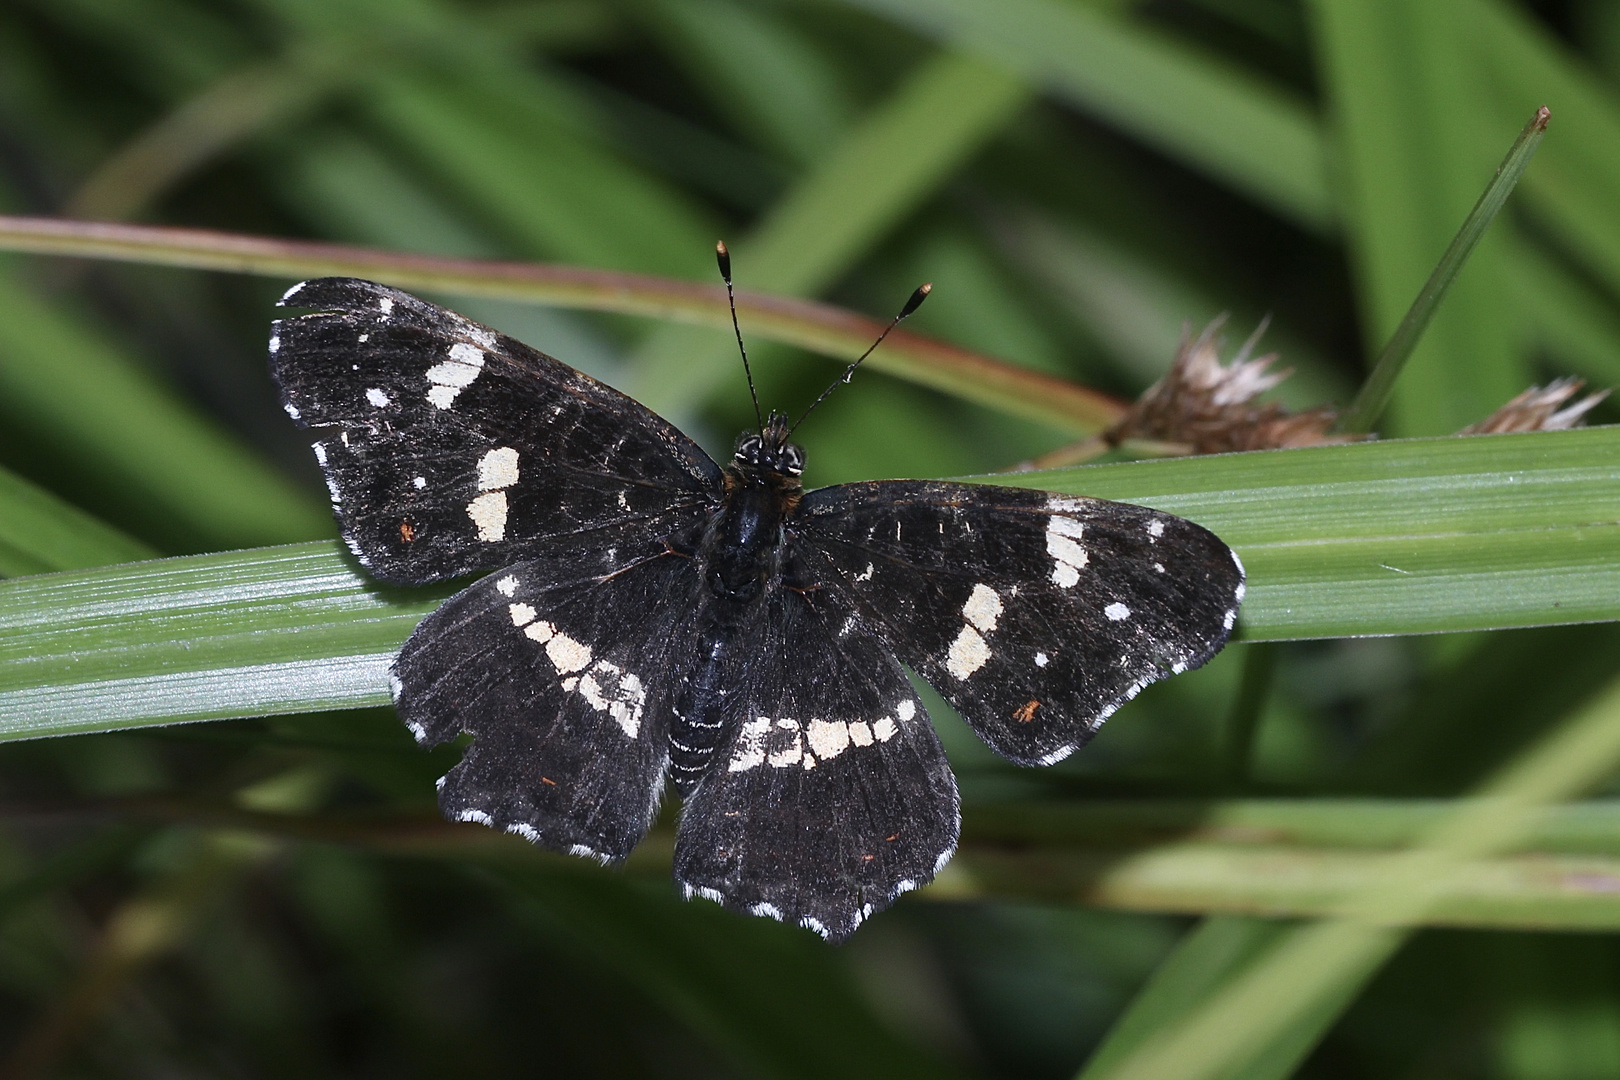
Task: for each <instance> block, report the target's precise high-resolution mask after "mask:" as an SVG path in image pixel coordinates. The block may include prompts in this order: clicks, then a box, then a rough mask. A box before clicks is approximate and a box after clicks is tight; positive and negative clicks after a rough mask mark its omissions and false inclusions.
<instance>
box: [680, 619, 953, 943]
mask: <svg viewBox="0 0 1620 1080" xmlns="http://www.w3.org/2000/svg"><path fill="white" fill-rule="evenodd" d="M768 603H769V605H770V610H769V612H768V614H767V619H766V626H767V632H766V633H765V634H764V635H763V636H762V640H761V641H760V643H759V648H758V653H757V655H756V656H755V657H754V662H753V663H752V664H751V665H750V668H749V672H748V675H747V679H746V685H744V686H742V687H739V688H738V690H737V693H738V694H739V701H738V705H737V708H736V711H735V713H734V714H733V715H732V717H731V718H730V720H729V722H728V723H729V733H730V737H729V739H728V740H727V741H725V742H723V743H722V744H721V745H720V747H719V749H718V751H717V752H716V754H715V757H714V759H713V761H712V763H711V765H710V767H709V769H708V772H707V773H706V774H705V775H704V777H703V779H702V780H701V781H700V782H699V784H698V786H697V788H696V790H695V791H693V792H692V794H691V795H690V796H689V797H688V798H687V800H686V805H685V807H684V810H683V813H682V816H681V823H680V831H679V834H678V836H677V839H676V846H675V876H676V877H677V878H679V879H680V881H681V883H682V885H683V886H684V887H685V888H686V890H687V892H688V894H689V895H692V894H696V895H702V896H706V897H708V898H709V899H712V900H717V901H719V902H721V903H723V904H725V905H727V906H728V907H731V908H734V909H737V910H741V911H747V912H750V913H752V914H755V915H769V916H771V917H772V918H776V919H781V920H783V921H785V922H790V923H797V924H800V925H803V926H808V927H810V928H811V929H813V930H815V931H817V932H818V933H820V934H822V935H823V936H825V937H828V938H831V939H833V940H841V939H843V938H845V937H847V936H848V935H849V934H851V933H853V932H854V930H855V928H856V927H857V926H859V925H860V923H861V921H862V920H863V919H864V918H865V917H866V916H868V915H870V914H872V913H873V912H874V911H878V910H881V909H883V908H885V907H888V906H889V905H890V904H891V903H893V902H894V899H895V897H897V896H898V895H899V894H900V893H902V892H905V891H907V890H909V889H913V888H916V887H918V886H921V885H925V884H927V883H928V882H929V881H931V880H932V879H933V877H934V874H935V873H936V872H937V871H938V870H939V868H940V867H941V866H943V865H944V864H945V862H946V860H948V859H949V858H950V855H951V852H952V851H954V850H955V847H956V838H957V830H958V814H957V795H956V780H955V778H954V777H953V776H952V775H951V770H950V766H949V765H948V764H947V763H946V761H945V752H944V750H943V749H942V748H941V747H940V744H939V739H938V737H937V736H936V735H935V734H934V729H933V726H932V725H931V724H930V723H929V721H928V714H927V713H926V712H925V711H924V710H923V706H922V703H921V702H920V701H918V700H917V695H916V692H915V691H914V690H913V689H912V687H911V684H910V682H909V681H908V680H907V679H906V676H905V673H904V672H903V671H902V670H901V669H900V666H899V665H898V664H896V663H895V661H894V658H893V656H891V655H890V654H889V652H888V650H887V649H886V648H885V647H884V646H883V643H882V642H880V641H879V640H878V639H877V638H876V637H875V636H873V635H872V633H871V632H870V631H869V630H868V629H867V628H866V627H865V626H864V625H863V624H862V622H861V620H860V619H859V618H858V617H857V615H856V613H855V611H854V609H853V608H851V607H849V606H848V605H847V604H846V603H845V602H844V601H843V600H842V598H840V597H839V596H837V595H835V594H833V593H831V592H828V591H825V590H810V591H808V592H803V593H801V592H796V591H794V590H792V589H781V590H777V592H776V593H775V595H774V596H773V597H772V598H771V599H770V600H769V601H768Z"/></svg>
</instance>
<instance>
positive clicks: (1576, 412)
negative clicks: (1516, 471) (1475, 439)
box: [1457, 375, 1609, 435]
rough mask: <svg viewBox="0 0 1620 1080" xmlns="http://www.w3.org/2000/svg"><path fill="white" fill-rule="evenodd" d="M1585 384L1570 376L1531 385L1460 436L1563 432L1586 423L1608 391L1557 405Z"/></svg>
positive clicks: (1579, 390) (1465, 429)
mask: <svg viewBox="0 0 1620 1080" xmlns="http://www.w3.org/2000/svg"><path fill="white" fill-rule="evenodd" d="M1585 385H1586V383H1585V382H1584V381H1583V380H1581V379H1577V378H1574V377H1572V376H1568V375H1566V376H1564V377H1563V378H1561V379H1554V380H1553V381H1552V382H1550V383H1548V384H1547V385H1546V386H1532V387H1531V388H1530V389H1528V390H1526V391H1525V392H1524V393H1522V394H1520V395H1519V396H1518V397H1516V398H1514V399H1513V400H1512V401H1510V402H1508V403H1507V404H1506V405H1503V406H1502V407H1501V408H1500V409H1497V410H1496V411H1495V412H1493V413H1491V415H1489V416H1487V417H1486V418H1485V419H1483V420H1481V421H1480V422H1479V423H1477V424H1469V425H1468V426H1467V427H1465V428H1463V429H1462V430H1461V431H1459V432H1457V434H1459V435H1497V434H1500V433H1502V432H1507V431H1564V430H1567V429H1568V428H1572V427H1580V426H1581V425H1582V424H1584V423H1586V414H1587V413H1588V412H1589V411H1590V410H1591V409H1592V407H1593V406H1595V405H1596V404H1597V403H1598V402H1600V401H1602V400H1603V399H1604V398H1606V397H1608V396H1609V391H1607V390H1598V391H1595V392H1593V393H1590V394H1588V395H1586V397H1584V398H1582V399H1581V400H1580V401H1577V402H1576V403H1575V404H1573V405H1569V406H1566V407H1565V408H1562V409H1560V408H1559V406H1560V405H1563V404H1564V402H1566V401H1568V400H1569V399H1570V398H1572V397H1574V396H1575V395H1576V394H1578V393H1580V392H1581V387H1583V386H1585Z"/></svg>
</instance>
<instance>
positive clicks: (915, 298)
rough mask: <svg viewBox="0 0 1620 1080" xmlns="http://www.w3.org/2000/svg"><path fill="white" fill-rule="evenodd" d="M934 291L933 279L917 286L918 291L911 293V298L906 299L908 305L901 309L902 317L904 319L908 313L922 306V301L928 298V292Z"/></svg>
mask: <svg viewBox="0 0 1620 1080" xmlns="http://www.w3.org/2000/svg"><path fill="white" fill-rule="evenodd" d="M933 291H934V283H933V282H932V281H928V282H924V283H923V284H921V285H919V286H917V291H916V292H914V293H912V294H911V299H910V300H907V301H906V306H905V307H903V308H901V309H900V318H901V319H903V318H905V317H906V316H907V315H910V314H911V313H912V312H914V311H916V310H917V309H918V308H920V307H922V302H923V301H924V300H926V299H928V294H929V293H931V292H933ZM896 321H899V320H896Z"/></svg>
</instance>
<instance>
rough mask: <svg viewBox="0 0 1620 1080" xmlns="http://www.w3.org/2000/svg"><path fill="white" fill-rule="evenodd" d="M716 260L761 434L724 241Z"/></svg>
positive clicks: (756, 394)
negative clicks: (724, 285)
mask: <svg viewBox="0 0 1620 1080" xmlns="http://www.w3.org/2000/svg"><path fill="white" fill-rule="evenodd" d="M714 259H715V262H717V263H719V264H720V276H721V277H722V278H723V279H725V283H726V303H728V304H730V305H731V329H732V332H733V333H735V334H736V335H737V351H738V352H740V353H742V358H743V374H744V375H746V376H748V396H749V397H751V398H753V399H754V422H755V423H757V424H758V425H759V430H760V434H764V432H765V418H764V417H763V416H761V415H760V412H759V392H758V391H756V390H755V389H754V371H753V369H752V368H750V367H749V366H748V346H746V345H744V344H743V339H742V327H741V326H738V325H737V297H736V295H735V294H734V293H733V292H732V291H731V252H730V251H729V250H727V248H726V242H725V241H724V240H717V241H715V245H714Z"/></svg>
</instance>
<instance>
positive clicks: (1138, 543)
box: [791, 480, 1243, 765]
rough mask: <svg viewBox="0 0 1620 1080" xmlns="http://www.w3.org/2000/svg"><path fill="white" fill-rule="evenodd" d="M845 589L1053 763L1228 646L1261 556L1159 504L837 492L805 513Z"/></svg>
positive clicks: (1047, 496)
mask: <svg viewBox="0 0 1620 1080" xmlns="http://www.w3.org/2000/svg"><path fill="white" fill-rule="evenodd" d="M791 542H793V543H794V544H795V546H796V548H797V549H798V550H800V551H801V552H802V554H803V557H804V559H805V560H806V562H807V563H808V564H809V565H810V566H811V568H812V569H811V579H810V580H811V581H812V582H813V583H815V584H818V585H821V586H823V587H826V588H830V589H834V590H836V591H839V592H842V593H844V594H845V595H847V596H849V597H850V600H851V603H852V604H853V605H854V606H855V607H856V608H857V609H858V610H859V611H860V613H861V616H862V618H863V619H865V620H866V621H867V622H869V623H870V624H871V625H872V626H873V627H874V628H876V629H877V631H878V633H879V634H880V635H881V636H882V637H883V639H884V640H885V641H886V642H887V643H888V644H889V646H890V647H891V648H892V649H893V650H894V652H895V653H896V655H898V656H899V658H900V659H901V660H902V661H903V662H905V663H906V664H909V665H910V666H911V667H913V668H915V669H916V670H917V672H918V673H919V674H921V675H922V676H923V678H925V679H927V680H928V682H929V683H930V684H932V685H933V687H934V689H936V690H938V691H939V692H940V694H941V696H943V697H944V698H945V699H946V700H947V701H949V702H950V703H951V704H952V705H954V706H955V707H956V708H957V710H958V711H959V712H960V713H961V714H962V718H963V719H964V720H966V721H967V722H968V723H969V724H970V725H971V726H972V727H973V729H974V730H975V731H976V732H977V733H978V734H979V736H980V737H981V738H983V739H984V741H985V742H986V743H988V744H989V745H990V747H991V749H993V750H995V751H996V752H998V753H1000V754H1002V755H1003V756H1005V757H1008V758H1010V759H1012V760H1013V761H1016V762H1018V763H1020V764H1024V765H1049V764H1052V763H1053V762H1056V761H1060V760H1062V759H1063V758H1064V757H1066V756H1068V755H1069V754H1070V753H1072V752H1073V751H1074V750H1075V749H1076V748H1077V747H1079V746H1080V745H1082V744H1083V743H1085V741H1086V740H1087V739H1089V738H1090V737H1091V736H1092V735H1093V734H1094V733H1095V732H1096V730H1097V727H1098V726H1099V725H1100V724H1101V723H1102V721H1103V720H1104V719H1106V718H1107V717H1108V716H1109V715H1110V714H1111V713H1112V712H1113V711H1114V710H1115V709H1117V708H1118V707H1119V706H1120V705H1121V704H1122V703H1124V702H1125V701H1127V700H1129V699H1130V698H1131V697H1133V696H1135V694H1136V693H1137V692H1138V691H1139V690H1141V689H1142V687H1144V686H1146V685H1147V684H1148V683H1150V682H1153V681H1155V680H1158V679H1162V678H1164V677H1166V676H1168V675H1172V674H1176V673H1179V672H1182V671H1186V670H1187V669H1189V668H1194V667H1197V666H1199V665H1200V664H1202V663H1203V662H1204V661H1206V660H1208V659H1209V658H1210V657H1211V656H1213V655H1214V654H1215V653H1216V651H1218V650H1219V649H1220V647H1221V646H1222V645H1223V644H1225V642H1226V639H1227V637H1228V635H1229V634H1230V633H1231V630H1232V624H1233V621H1234V620H1235V619H1236V617H1237V609H1238V604H1239V602H1240V601H1241V600H1242V598H1243V568H1242V566H1241V564H1239V562H1238V561H1237V557H1236V556H1235V555H1234V554H1233V553H1232V550H1231V549H1230V548H1228V547H1227V546H1226V545H1225V544H1223V543H1221V541H1220V540H1219V539H1218V538H1216V536H1215V535H1214V534H1213V533H1211V532H1209V531H1208V530H1206V529H1203V528H1201V527H1200V526H1198V525H1195V524H1193V523H1192V522H1190V521H1187V520H1185V519H1183V518H1179V517H1175V516H1174V515H1171V514H1164V513H1160V512H1158V511H1156V510H1150V509H1148V508H1146V507H1142V506H1132V505H1128V504H1125V503H1115V502H1106V501H1104V500H1101V499H1084V498H1077V497H1074V496H1068V495H1056V494H1052V493H1050V492H1045V491H1035V490H1028V489H1023V488H1002V487H991V486H989V485H977V484H952V483H944V482H938V481H900V480H895V481H880V482H875V483H863V484H845V485H841V486H838V487H830V488H822V489H820V490H818V491H812V492H810V493H809V494H807V495H806V496H805V497H804V500H803V501H802V502H801V504H800V508H799V513H798V515H797V517H796V518H795V519H794V522H793V539H792V541H791Z"/></svg>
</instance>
